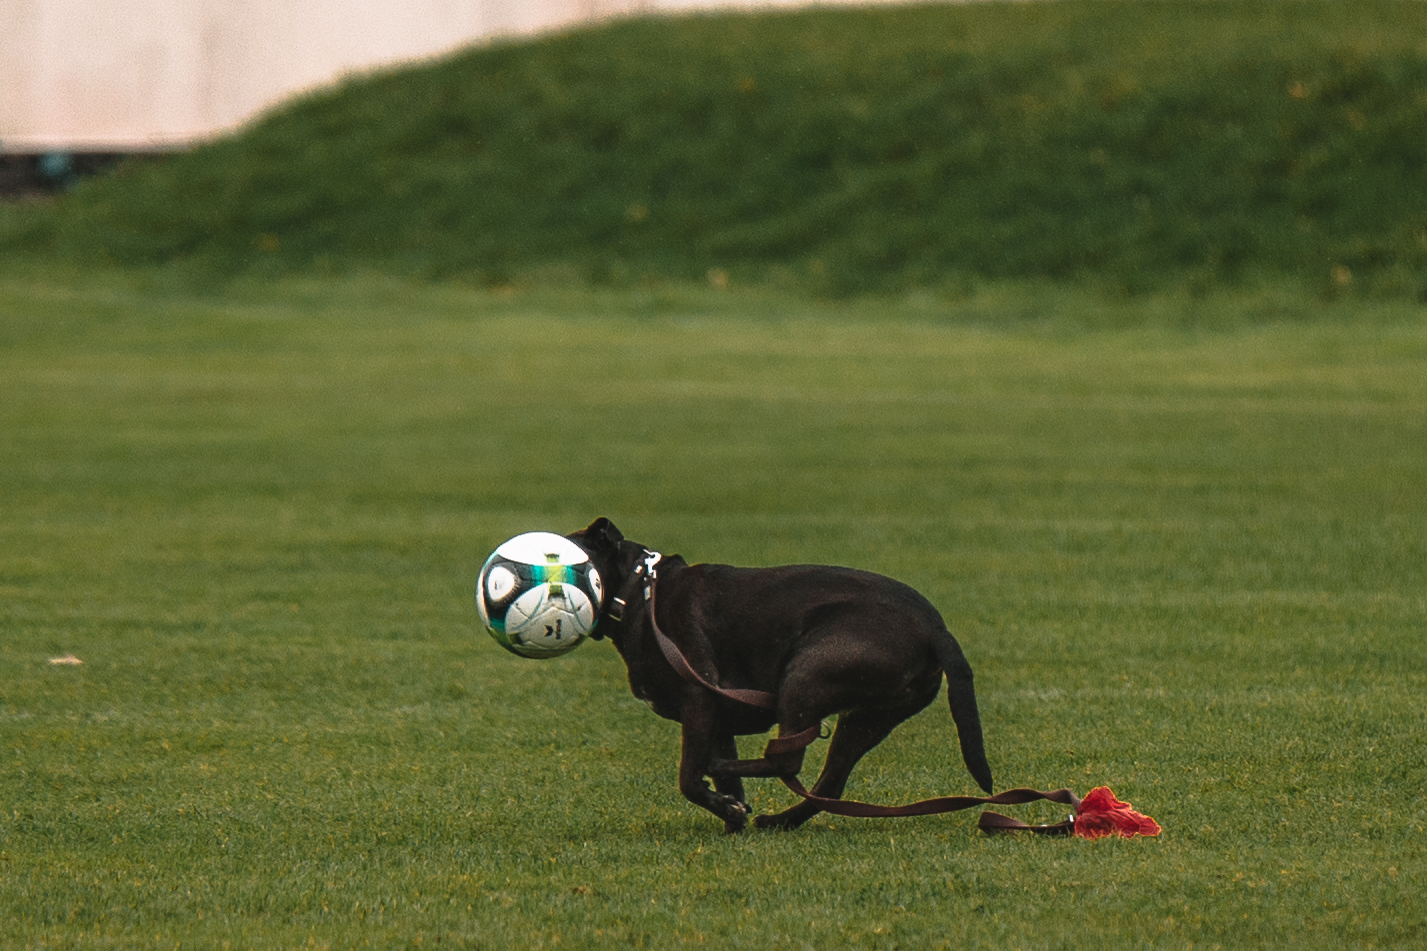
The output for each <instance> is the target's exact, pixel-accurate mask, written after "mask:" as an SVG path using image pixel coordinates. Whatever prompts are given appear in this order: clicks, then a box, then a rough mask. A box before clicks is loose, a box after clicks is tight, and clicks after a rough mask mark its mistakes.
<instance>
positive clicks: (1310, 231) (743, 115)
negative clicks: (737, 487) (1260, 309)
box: [0, 0, 1427, 299]
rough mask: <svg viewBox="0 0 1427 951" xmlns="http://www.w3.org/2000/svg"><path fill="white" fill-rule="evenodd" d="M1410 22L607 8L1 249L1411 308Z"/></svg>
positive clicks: (208, 154) (280, 264)
mask: <svg viewBox="0 0 1427 951" xmlns="http://www.w3.org/2000/svg"><path fill="white" fill-rule="evenodd" d="M1424 129H1427V5H1424V4H1422V3H1416V2H1405V0H1354V2H1352V3H1339V2H1284V0H1225V2H1145V0H1121V2H1113V0H1067V2H1058V3H1035V4H971V5H926V6H909V7H890V8H880V9H871V10H845V9H844V10H836V11H829V10H811V11H801V12H792V13H788V12H763V13H756V14H718V15H708V16H695V17H684V18H677V19H659V18H646V19H633V20H623V21H618V22H614V23H610V24H606V25H603V26H598V27H594V28H589V29H583V30H578V31H575V32H571V33H566V34H560V35H555V36H550V37H547V38H541V39H537V40H535V41H522V42H506V43H499V44H495V45H491V46H483V47H480V48H476V49H471V50H468V51H465V52H462V53H459V54H457V55H454V56H451V57H449V58H446V59H444V60H441V61H438V62H434V63H431V64H429V65H423V66H419V67H415V68H406V69H401V70H398V71H394V72H389V73H384V74H379V75H374V76H370V77H365V78H359V79H355V80H352V81H350V82H347V83H346V84H344V85H342V86H341V87H340V88H336V89H332V90H328V91H324V92H321V93H319V94H316V95H312V96H309V97H307V98H304V99H302V100H300V101H297V102H294V103H292V104H291V105H289V106H288V107H286V108H283V109H280V110H278V111H277V112H275V113H273V114H271V115H268V116H266V117H265V118H263V119H262V120H260V121H258V122H256V123H255V124H253V125H252V126H251V127H250V128H248V129H247V130H246V131H244V132H243V133H242V134H240V135H237V136H235V137H230V138H227V139H224V140H222V141H218V142H215V143H213V144H210V145H207V146H204V147H201V148H197V149H194V150H192V151H190V152H187V153H185V154H182V155H178V156H175V157H173V158H171V159H170V160H168V161H165V162H161V163H153V162H144V163H134V164H131V165H129V166H127V167H124V168H121V169H120V170H119V171H118V172H116V173H113V174H111V175H108V176H104V177H100V178H96V179H93V180H90V181H87V182H85V183H84V184H82V185H80V186H79V187H77V188H75V189H73V190H72V191H70V192H69V193H68V194H66V195H65V196H63V197H62V198H61V199H58V200H55V201H52V202H46V203H38V204H28V205H25V206H23V207H17V206H10V207H7V208H3V209H0V251H3V253H4V254H5V255H6V256H9V257H12V258H13V257H26V256H31V257H36V256H38V257H43V258H45V259H47V260H55V259H69V260H72V261H75V262H80V263H83V264H93V263H96V262H110V263H113V264H116V265H123V266H141V267H142V266H152V265H162V266H165V267H167V268H169V269H170V270H173V271H175V272H176V273H183V274H188V275H192V276H194V277H196V278H198V279H200V280H202V281H204V282H207V281H214V280H217V281H223V280H226V279H229V278H232V277H235V276H240V275H250V276H253V275H256V276H259V277H261V276H267V275H277V274H284V273H294V272H296V273H347V272H353V271H364V272H369V271H377V272H381V273H389V274H396V275H401V276H406V277H417V278H421V279H428V278H430V279H440V280H455V281H460V282H467V283H472V284H475V285H477V286H507V285H511V286H522V285H535V284H546V285H549V284H559V285H568V284H575V285H587V284H614V285H626V284H635V283H641V282H642V283H649V282H651V281H653V282H660V281H699V282H703V281H709V282H712V283H714V284H716V285H720V284H723V283H726V282H734V283H754V284H764V285H774V286H779V287H785V288H790V289H797V290H809V291H812V292H815V293H820V294H833V295H848V294H858V293H866V292H873V293H883V292H900V291H904V290H906V289H909V288H931V289H935V290H938V291H940V292H947V293H953V294H954V293H956V292H958V291H959V290H960V291H964V290H965V289H967V288H968V287H971V286H974V285H975V284H977V283H978V282H987V281H992V282H994V281H1007V280H1009V281H1021V280H1032V281H1035V280H1050V281H1057V282H1076V283H1081V284H1086V285H1089V286H1092V287H1096V288H1102V289H1107V290H1111V291H1115V292H1121V293H1130V294H1139V293H1143V292H1154V291H1163V290H1166V289H1168V290H1174V291H1187V292H1189V293H1198V292H1201V291H1203V290H1204V289H1206V288H1208V287H1211V286H1231V287H1232V286H1237V285H1253V284H1262V283H1264V282H1270V283H1273V282H1278V283H1284V282H1287V283H1290V284H1293V285H1298V286H1301V287H1305V288H1308V289H1310V290H1311V291H1312V292H1313V293H1318V294H1322V295H1325V296H1330V297H1331V296H1337V295H1341V294H1345V293H1348V294H1355V295H1371V296H1378V297H1392V298H1397V299H1402V298H1409V299H1419V298H1422V297H1423V296H1424V295H1427V136H1424V135H1423V130H1424Z"/></svg>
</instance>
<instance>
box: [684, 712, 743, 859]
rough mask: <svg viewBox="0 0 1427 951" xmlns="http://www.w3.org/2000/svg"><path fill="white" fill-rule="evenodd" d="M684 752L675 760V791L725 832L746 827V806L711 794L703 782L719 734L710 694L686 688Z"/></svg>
mask: <svg viewBox="0 0 1427 951" xmlns="http://www.w3.org/2000/svg"><path fill="white" fill-rule="evenodd" d="M683 713H684V715H683V727H684V734H683V739H684V749H683V753H682V755H681V756H680V758H679V792H681V793H683V794H684V798H685V799H687V800H689V802H691V803H693V804H694V805H696V806H702V807H703V808H705V809H707V810H708V811H709V812H712V813H713V814H714V815H716V816H718V817H719V818H720V819H722V820H723V831H724V832H726V833H730V834H731V833H734V832H742V831H743V829H744V827H745V826H747V825H748V805H747V804H746V803H744V802H742V801H741V800H739V799H736V798H734V797H733V796H728V795H725V794H723V793H719V792H714V790H713V789H711V788H710V787H709V784H708V783H707V782H706V781H705V780H704V777H705V776H707V775H708V770H709V764H710V763H711V762H712V761H713V757H714V750H715V747H716V746H718V745H719V739H720V731H719V730H718V724H717V711H716V709H715V705H714V698H713V695H712V694H710V693H709V692H708V691H707V690H704V689H703V688H702V687H698V686H694V685H690V686H689V688H688V689H687V690H686V693H685V698H684V710H683Z"/></svg>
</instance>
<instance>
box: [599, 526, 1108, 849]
mask: <svg viewBox="0 0 1427 951" xmlns="http://www.w3.org/2000/svg"><path fill="white" fill-rule="evenodd" d="M659 559H660V555H659V553H658V552H649V554H648V556H647V557H646V558H645V561H644V564H642V565H641V566H640V568H639V569H638V570H637V571H636V573H635V577H634V579H633V580H635V581H637V580H638V579H639V578H640V577H645V578H646V580H645V585H644V597H645V600H647V601H648V602H649V626H650V627H651V628H652V629H653V631H654V639H655V641H656V642H657V643H658V644H659V650H660V651H661V652H663V654H664V659H665V660H667V661H668V662H669V666H670V667H672V668H674V671H675V673H677V674H678V675H679V676H680V677H682V678H683V679H684V680H685V681H687V682H689V683H694V684H698V685H699V686H701V687H703V688H704V689H706V690H711V691H713V692H714V693H716V694H718V695H719V696H720V697H726V698H728V699H729V700H735V701H738V702H739V703H746V704H748V705H749V706H753V707H758V708H760V709H764V710H771V709H773V708H774V707H776V706H777V705H778V698H777V696H776V695H774V694H771V693H767V692H765V691H762V690H745V689H740V688H733V687H720V686H719V685H718V684H714V683H710V682H709V681H708V680H707V679H706V678H704V677H702V676H700V674H699V672H698V671H696V670H694V668H693V665H692V664H690V663H689V661H688V658H686V657H685V656H684V654H683V652H682V651H680V650H679V645H677V644H675V643H674V642H673V641H672V640H670V639H669V637H668V636H667V635H666V634H665V633H664V632H663V631H662V630H661V629H660V628H659V621H658V619H657V617H656V616H655V611H654V608H655V595H654V591H655V584H654V582H655V581H656V580H657V575H656V572H655V570H654V566H655V565H656V564H658V562H659ZM615 600H616V602H617V603H618V604H619V607H620V609H621V613H623V610H624V606H625V603H624V599H621V598H617V599H615ZM616 620H619V618H618V617H616ZM821 735H822V724H814V725H813V726H810V727H808V728H807V729H806V730H802V731H800V732H798V733H794V734H791V735H788V736H778V737H774V738H773V739H771V740H769V741H768V745H767V747H766V748H765V749H764V751H763V755H764V757H768V756H776V755H778V754H780V753H791V752H795V751H797V750H801V749H804V748H805V747H807V746H808V745H810V744H811V743H812V742H813V741H814V740H817V739H818V738H819V737H820V736H821ZM779 778H781V779H782V780H783V785H785V786H787V787H788V789H789V790H791V791H792V792H793V793H794V794H795V795H797V796H799V797H801V798H802V799H805V800H807V801H808V802H811V803H813V804H815V805H817V806H818V808H820V809H822V810H823V811H824V812H827V813H830V814H832V815H835V816H850V817H854V818H865V819H891V818H899V817H903V816H934V815H940V814H942V813H946V812H959V811H961V810H962V809H970V808H971V807H973V806H1016V805H1022V804H1024V803H1028V802H1039V801H1041V800H1045V801H1048V802H1055V803H1060V804H1061V805H1065V806H1070V807H1072V808H1074V809H1077V810H1078V809H1079V808H1080V803H1081V800H1080V797H1078V796H1076V795H1075V793H1073V792H1071V791H1070V790H1069V789H1056V790H1053V791H1051V792H1041V791H1040V790H1036V789H1007V790H1005V791H1003V792H999V793H996V794H995V795H994V796H941V797H939V798H935V799H923V800H920V801H918V802H913V803H908V804H907V805H905V806H879V805H875V804H873V803H870V802H858V801H857V800H855V799H828V798H826V797H824V796H815V795H813V794H812V793H811V792H809V791H808V790H807V788H806V787H805V786H803V784H802V782H801V781H800V780H799V779H798V777H797V776H782V777H779ZM977 827H978V828H980V829H981V831H983V832H988V833H992V832H1021V831H1026V832H1033V833H1035V834H1037V835H1071V834H1072V833H1073V832H1074V831H1075V818H1074V817H1073V816H1072V817H1071V818H1069V819H1067V820H1066V821H1064V822H1057V823H1054V824H1051V825H1039V826H1033V825H1028V824H1027V823H1024V822H1022V821H1020V820H1019V819H1012V818H1011V817H1010V816H1003V815H1001V814H1000V813H997V812H990V811H985V812H982V813H981V819H980V820H979V821H978V822H977Z"/></svg>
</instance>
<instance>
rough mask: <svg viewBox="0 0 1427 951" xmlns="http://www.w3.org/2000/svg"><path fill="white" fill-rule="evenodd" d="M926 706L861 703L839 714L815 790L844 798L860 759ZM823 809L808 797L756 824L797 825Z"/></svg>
mask: <svg viewBox="0 0 1427 951" xmlns="http://www.w3.org/2000/svg"><path fill="white" fill-rule="evenodd" d="M925 706H926V704H925V703H920V704H918V705H917V706H915V707H912V708H907V707H897V708H892V709H885V708H883V709H877V708H868V707H859V708H857V709H855V710H850V711H848V712H847V713H844V714H843V715H842V716H840V717H838V719H837V729H836V730H834V731H833V734H832V743H830V744H829V745H828V750H827V760H826V762H824V763H823V768H822V773H821V774H820V775H819V776H818V781H817V783H815V784H814V785H813V788H812V790H811V791H812V794H813V795H814V796H821V797H822V798H824V799H839V798H841V797H842V791H843V789H844V788H845V787H846V786H847V778H848V777H849V776H851V775H852V768H853V767H854V766H856V765H857V762H858V760H860V759H862V757H864V756H866V755H867V752H868V751H869V750H871V749H872V748H873V747H874V746H876V745H877V744H878V743H881V742H882V741H883V740H884V739H886V738H887V734H889V733H891V732H892V730H893V728H895V727H896V726H897V724H899V723H901V722H902V721H903V720H905V719H906V718H907V717H909V716H911V715H912V714H914V713H916V712H917V711H918V710H921V709H922V707H925ZM819 812H822V807H821V806H817V805H814V804H813V803H811V802H809V801H808V800H806V799H804V800H803V801H802V802H799V803H798V804H797V805H796V806H793V807H792V808H790V809H785V810H784V811H782V812H779V813H775V814H773V815H763V816H758V817H756V818H755V819H754V820H753V824H754V825H755V826H758V827H759V828H761V829H796V828H797V827H798V826H800V825H802V824H803V823H804V822H807V821H808V820H809V819H811V818H812V817H813V816H815V815H817V814H818V813H819Z"/></svg>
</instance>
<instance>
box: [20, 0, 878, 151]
mask: <svg viewBox="0 0 1427 951" xmlns="http://www.w3.org/2000/svg"><path fill="white" fill-rule="evenodd" d="M796 2H798V0H0V151H6V152H36V151H44V150H51V149H69V150H75V151H85V150H88V151H129V150H134V149H146V148H164V147H170V146H173V145H177V144H182V143H186V142H191V141H194V140H196V139H201V138H204V137H206V136H211V135H215V134H217V133H220V132H223V131H226V130H229V129H232V128H233V127H235V126H237V125H239V124H241V123H242V122H243V121H244V120H245V119H248V118H251V117H252V116H253V115H255V114H256V113H258V112H260V111H262V110H264V109H266V108H267V107H269V106H271V105H273V104H275V103H277V102H279V101H281V100H282V99H284V98H287V97H288V96H290V95H292V94H293V93H295V92H299V91H301V90H304V89H310V88H312V87H313V86H317V85H321V84H322V83H325V82H330V81H332V80H334V79H337V78H339V77H340V76H341V75H342V74H344V73H347V72H350V71H353V70H360V69H363V68H370V67H374V66H379V65H385V64H390V63H395V62H402V61H407V60H412V59H419V58H423V57H429V56H434V55H438V54H440V53H444V52H447V51H449V50H452V49H454V48H456V47H459V46H462V45H465V44H468V43H472V42H476V41H478V40H481V39H484V38H487V37H492V36H498V35H506V34H521V33H532V32H537V31H540V30H548V29H555V28H559V27H562V26H568V25H570V24H572V23H576V22H580V21H587V20H594V19H599V18H601V17H607V16H613V15H619V14H624V13H635V12H645V11H670V12H677V11H679V10H686V9H694V8H703V9H707V8H709V7H713V6H777V5H791V4H793V3H796ZM823 2H828V0H823ZM832 2H849V0H832ZM851 2H856V0H851ZM862 2H878V0H862Z"/></svg>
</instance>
